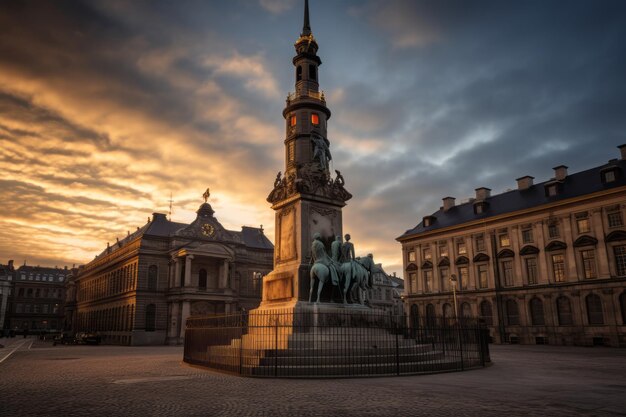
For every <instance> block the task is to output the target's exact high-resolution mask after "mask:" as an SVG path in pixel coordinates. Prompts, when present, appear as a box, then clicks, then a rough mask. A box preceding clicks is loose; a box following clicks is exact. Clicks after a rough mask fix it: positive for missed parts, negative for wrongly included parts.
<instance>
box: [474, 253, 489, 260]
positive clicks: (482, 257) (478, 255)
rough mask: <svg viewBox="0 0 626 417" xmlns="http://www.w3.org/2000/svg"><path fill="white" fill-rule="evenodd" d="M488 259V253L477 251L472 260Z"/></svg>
mask: <svg viewBox="0 0 626 417" xmlns="http://www.w3.org/2000/svg"><path fill="white" fill-rule="evenodd" d="M488 260H489V255H487V254H486V253H478V254H476V256H474V262H487V261H488Z"/></svg>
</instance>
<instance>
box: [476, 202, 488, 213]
mask: <svg viewBox="0 0 626 417" xmlns="http://www.w3.org/2000/svg"><path fill="white" fill-rule="evenodd" d="M488 207H489V203H487V202H486V201H479V202H476V203H474V214H483V213H484V212H486V211H487V208H488Z"/></svg>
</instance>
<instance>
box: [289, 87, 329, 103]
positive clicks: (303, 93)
mask: <svg viewBox="0 0 626 417" xmlns="http://www.w3.org/2000/svg"><path fill="white" fill-rule="evenodd" d="M302 97H307V98H314V99H316V100H320V101H323V102H326V96H325V95H324V92H323V91H313V90H309V89H308V88H299V89H297V90H296V91H295V92H293V93H289V94H288V95H287V104H289V103H291V102H292V101H294V100H296V99H298V98H302Z"/></svg>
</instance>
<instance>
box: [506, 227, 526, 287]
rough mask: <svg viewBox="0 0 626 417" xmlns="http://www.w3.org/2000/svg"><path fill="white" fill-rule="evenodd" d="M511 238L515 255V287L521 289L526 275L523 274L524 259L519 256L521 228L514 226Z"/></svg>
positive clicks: (510, 234)
mask: <svg viewBox="0 0 626 417" xmlns="http://www.w3.org/2000/svg"><path fill="white" fill-rule="evenodd" d="M509 238H510V239H511V249H512V250H513V253H515V257H514V258H513V259H512V260H513V268H514V270H515V280H514V283H515V286H516V287H521V286H523V285H524V275H523V274H522V257H521V256H520V254H519V250H520V239H519V227H518V226H513V227H511V229H510V233H509Z"/></svg>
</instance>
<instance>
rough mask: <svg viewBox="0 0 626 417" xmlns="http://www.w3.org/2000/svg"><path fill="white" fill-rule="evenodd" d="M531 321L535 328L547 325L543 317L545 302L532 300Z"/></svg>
mask: <svg viewBox="0 0 626 417" xmlns="http://www.w3.org/2000/svg"><path fill="white" fill-rule="evenodd" d="M530 321H531V322H532V324H533V326H544V325H545V324H546V320H545V318H544V315H543V302H542V301H541V300H540V299H539V298H537V297H535V298H533V299H532V300H530Z"/></svg>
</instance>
